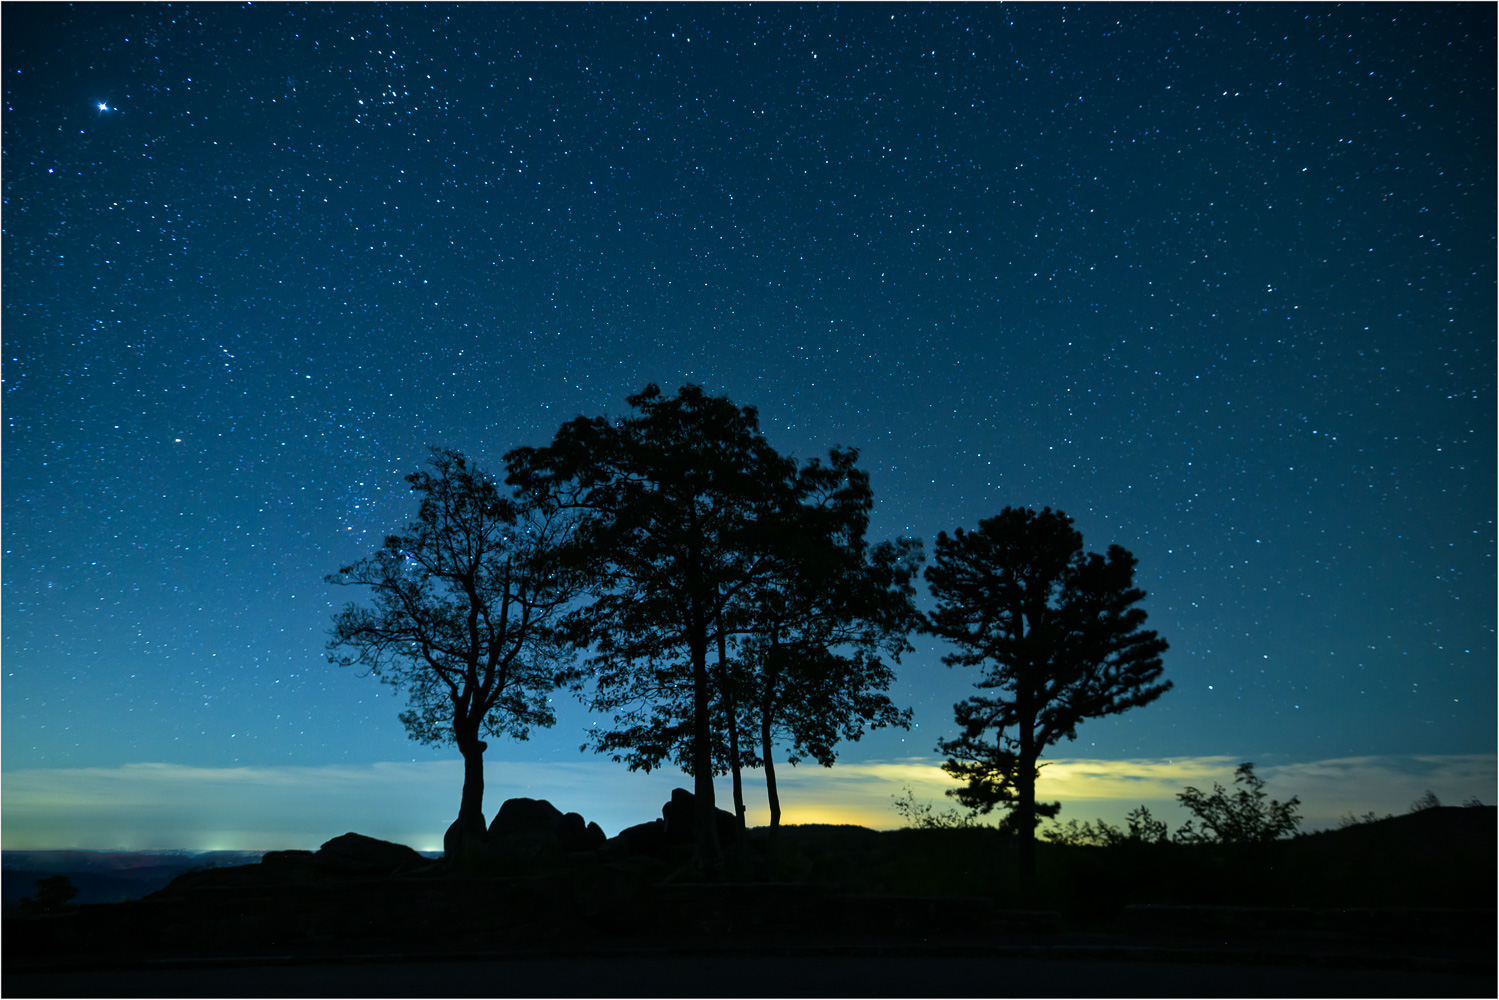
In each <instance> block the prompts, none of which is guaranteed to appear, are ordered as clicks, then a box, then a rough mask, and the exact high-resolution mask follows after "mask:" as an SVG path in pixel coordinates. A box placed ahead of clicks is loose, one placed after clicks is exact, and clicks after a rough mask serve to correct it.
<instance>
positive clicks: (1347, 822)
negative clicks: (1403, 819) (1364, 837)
mask: <svg viewBox="0 0 1499 1000" xmlns="http://www.w3.org/2000/svg"><path fill="white" fill-rule="evenodd" d="M1392 815H1393V813H1386V814H1385V815H1383V816H1381V815H1379V814H1378V813H1376V812H1375V811H1374V810H1373V809H1370V810H1369V811H1368V812H1366V813H1364V814H1363V815H1362V816H1355V815H1353V814H1352V813H1349V814H1348V815H1347V816H1344V817H1343V818H1342V819H1340V820H1338V825H1337V827H1336V829H1339V830H1351V829H1353V828H1354V827H1356V826H1367V825H1368V824H1370V823H1378V822H1379V821H1380V820H1382V819H1389V818H1390V816H1392Z"/></svg>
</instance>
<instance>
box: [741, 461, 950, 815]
mask: <svg viewBox="0 0 1499 1000" xmlns="http://www.w3.org/2000/svg"><path fill="white" fill-rule="evenodd" d="M863 488H864V489H866V490H867V482H866V483H865V484H864V486H863ZM866 509H867V507H866ZM817 513H818V512H816V511H814V516H816V515H817ZM865 520H867V519H865ZM852 527H854V528H856V531H855V532H854V533H851V534H849V535H846V536H844V537H842V538H838V535H839V534H840V533H839V532H834V533H833V536H834V538H835V539H837V541H835V542H834V544H821V545H811V546H808V545H805V544H802V543H801V541H800V539H802V538H804V537H806V535H805V534H804V533H803V532H801V531H796V532H794V533H793V534H792V536H791V537H790V538H789V539H788V541H790V543H791V544H789V545H788V546H787V548H786V549H785V550H784V559H783V560H782V561H781V562H780V563H779V564H778V567H777V568H778V570H779V571H778V572H777V573H775V574H773V575H772V576H771V577H770V579H769V580H768V581H767V583H766V584H765V585H763V586H762V587H761V588H760V589H759V590H758V592H757V595H756V600H755V610H754V614H753V616H752V617H751V618H750V619H749V620H747V621H746V622H745V623H744V626H745V635H744V637H743V640H742V642H741V644H740V648H739V656H738V658H737V661H736V663H735V667H736V670H735V671H734V672H733V676H734V678H735V680H734V687H735V689H736V691H737V696H736V700H737V703H738V706H739V712H738V719H739V724H740V725H741V726H742V727H744V728H745V729H746V730H748V732H749V734H750V736H751V739H752V740H755V741H757V742H758V744H759V747H760V760H759V763H760V765H761V766H762V767H763V768H764V769H765V786H766V796H767V799H768V800H769V805H770V826H771V830H772V832H774V831H775V830H776V829H777V828H778V827H779V826H780V822H781V804H780V795H779V792H778V789H777V785H776V773H775V760H774V748H775V744H776V742H777V741H778V740H779V741H784V742H785V743H787V744H789V747H790V753H789V755H788V757H787V759H788V761H789V762H790V763H791V764H793V765H794V764H796V763H798V762H799V761H800V760H801V759H803V758H807V757H810V758H812V759H813V760H816V761H817V762H818V763H819V764H821V765H823V766H824V767H831V766H832V764H833V762H834V760H835V759H836V757H837V751H836V747H837V744H838V743H839V742H841V741H842V740H857V739H859V738H860V737H861V736H862V735H863V733H864V730H865V728H866V727H868V728H871V729H877V728H881V727H884V726H900V727H902V728H909V726H910V719H911V712H910V710H909V709H904V710H903V709H898V708H897V707H896V706H895V704H894V703H893V702H892V701H891V700H890V699H889V697H888V696H887V695H886V694H885V692H886V691H888V690H889V688H890V685H891V683H893V681H894V679H895V675H894V671H893V670H892V668H891V666H890V664H889V663H887V662H886V661H885V660H884V659H883V658H882V654H883V655H884V656H888V657H890V659H891V660H892V661H894V662H899V660H900V656H901V654H902V653H905V652H908V651H909V650H910V649H911V646H910V643H909V642H908V641H907V636H908V635H909V633H910V632H911V630H912V629H914V628H915V627H916V626H917V624H918V623H919V621H920V616H919V614H918V613H917V612H916V609H915V604H914V596H915V588H914V587H912V585H911V581H912V579H913V577H914V576H915V574H916V570H917V567H918V565H919V563H920V559H921V543H920V542H917V541H913V540H909V539H901V540H899V541H897V542H893V543H892V542H881V543H879V544H878V545H875V546H873V547H870V548H866V547H865V545H864V543H863V527H864V521H863V520H861V521H859V522H857V524H855V525H853V526H852ZM813 537H815V535H813ZM823 537H824V538H826V535H824V536H823Z"/></svg>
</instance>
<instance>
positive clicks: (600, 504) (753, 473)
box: [506, 385, 910, 864]
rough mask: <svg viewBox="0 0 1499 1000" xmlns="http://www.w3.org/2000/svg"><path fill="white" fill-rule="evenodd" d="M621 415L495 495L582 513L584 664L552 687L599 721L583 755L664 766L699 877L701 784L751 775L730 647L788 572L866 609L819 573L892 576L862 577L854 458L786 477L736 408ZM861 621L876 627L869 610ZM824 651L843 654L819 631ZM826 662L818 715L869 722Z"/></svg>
mask: <svg viewBox="0 0 1499 1000" xmlns="http://www.w3.org/2000/svg"><path fill="white" fill-rule="evenodd" d="M628 403H629V405H630V407H631V409H632V411H633V412H632V413H631V414H630V415H628V416H625V417H621V418H619V419H617V420H614V421H612V422H611V421H609V420H607V419H605V418H603V417H595V418H586V417H579V418H577V419H576V420H573V421H570V422H569V423H567V424H564V425H563V426H562V427H561V428H560V429H559V430H558V432H557V434H556V436H555V438H554V439H553V441H552V443H551V444H549V445H547V446H545V447H541V448H517V449H515V450H514V451H512V452H510V453H509V454H508V455H507V456H506V462H507V464H508V467H509V471H510V475H509V478H508V482H510V483H512V484H514V485H516V486H517V487H518V488H519V489H521V490H522V491H541V492H543V493H545V494H547V495H550V496H554V497H556V498H557V499H558V502H559V503H561V504H562V505H564V506H566V507H569V508H572V509H576V510H578V511H580V512H582V515H583V516H582V519H581V521H580V523H579V528H578V532H577V535H576V538H575V545H574V546H573V548H572V549H571V551H572V552H573V553H574V558H575V559H576V561H577V565H578V566H579V567H580V568H582V572H583V573H584V574H585V575H586V576H587V577H588V579H589V587H588V598H589V599H588V601H587V602H586V604H585V606H583V607H581V608H579V609H578V610H577V611H575V612H574V613H573V614H571V615H570V616H569V618H568V629H569V634H570V636H571V637H572V639H573V641H574V642H575V643H576V644H578V645H579V646H581V647H584V648H586V650H587V657H586V659H585V660H584V662H583V664H582V666H581V668H580V669H579V670H578V671H576V672H575V673H574V674H572V675H571V677H570V680H572V681H573V683H574V684H575V686H577V687H578V688H579V689H580V690H583V689H584V688H585V687H586V688H587V695H586V701H587V703H588V705H589V707H590V708H592V709H593V710H595V711H599V712H603V713H606V714H608V715H610V717H611V718H612V720H613V727H612V728H605V729H601V730H600V731H599V732H598V733H597V734H596V735H595V736H594V737H593V738H592V742H593V745H594V748H595V749H596V750H600V751H603V752H608V753H611V754H612V755H614V756H615V757H616V759H621V760H625V761H627V762H628V763H629V764H630V765H631V766H632V767H643V768H650V767H654V766H656V765H657V764H659V763H661V762H662V761H664V760H668V759H670V760H673V761H674V762H676V763H678V764H680V765H681V766H682V767H683V768H684V770H686V771H688V772H689V773H690V774H692V776H693V779H694V787H695V792H696V794H695V801H696V803H697V808H698V812H699V822H698V833H699V840H698V849H699V855H698V856H699V860H701V861H706V862H708V863H715V864H716V863H717V859H718V857H719V846H718V843H717V831H716V824H715V823H714V822H713V820H712V810H713V808H714V792H713V783H712V778H713V775H714V774H715V772H717V773H722V770H726V769H737V768H739V767H741V766H752V765H753V764H754V763H757V762H758V759H757V758H756V756H755V754H754V752H753V751H751V750H750V749H748V747H741V746H740V745H739V732H740V726H738V725H736V724H735V721H736V720H738V719H739V718H740V716H741V712H740V708H739V706H741V705H742V704H743V703H742V701H739V702H736V696H742V695H743V694H744V688H743V686H742V685H743V682H744V681H745V678H746V677H747V676H749V674H748V673H747V671H749V669H750V668H749V661H748V660H745V661H744V662H742V663H741V664H740V665H739V666H738V667H737V668H736V669H734V670H731V669H730V662H729V657H728V647H729V645H730V643H731V642H734V643H735V649H736V652H738V651H739V650H738V647H739V645H740V644H741V643H744V644H746V645H745V649H746V650H747V649H749V646H748V645H747V644H748V642H749V640H748V637H749V636H751V635H755V636H759V635H762V634H763V633H764V629H765V620H766V619H765V609H766V608H767V607H768V602H769V601H770V600H771V595H772V594H775V593H777V592H783V591H784V589H785V588H784V581H785V580H786V579H787V573H788V568H789V567H793V566H795V567H797V568H799V569H800V570H801V571H804V572H807V573H818V574H820V576H819V578H820V579H823V580H824V581H825V582H827V583H829V584H831V583H833V582H835V581H836V580H838V579H839V573H842V574H843V577H844V578H846V579H845V580H844V583H843V584H840V585H844V586H845V589H847V590H848V592H849V595H850V600H852V599H853V598H854V597H856V596H857V597H858V600H868V599H869V595H868V594H867V593H865V591H863V590H860V587H864V586H865V585H864V584H856V583H855V582H854V578H855V576H856V575H857V574H855V572H854V570H853V569H852V568H847V567H846V568H844V569H843V570H838V569H836V568H835V567H837V566H838V565H839V563H840V561H843V562H847V561H848V560H850V559H852V560H854V561H855V563H857V564H858V565H859V566H860V567H862V568H860V569H859V572H860V573H868V574H876V575H877V574H878V573H879V572H885V574H886V578H888V579H893V577H892V576H891V572H893V571H892V570H891V569H890V568H889V567H885V569H884V570H880V569H879V568H878V567H874V566H872V565H869V566H866V565H865V562H864V560H866V558H867V551H866V548H865V543H864V538H863V536H864V529H865V526H866V525H867V519H868V510H869V506H870V493H869V485H868V477H867V476H866V475H865V474H864V473H863V472H861V471H860V470H858V468H857V467H856V465H855V461H856V459H857V452H855V451H852V450H848V449H834V450H833V451H832V452H830V454H829V457H828V461H827V462H826V463H823V462H821V461H819V460H815V459H814V460H812V461H809V462H807V463H805V464H799V463H798V462H797V461H795V460H794V459H791V458H787V457H784V456H782V455H780V454H779V453H777V452H776V451H775V450H774V449H773V448H772V447H771V446H770V445H769V443H768V442H766V440H765V438H764V436H763V435H762V434H761V432H760V429H759V422H758V414H757V413H756V411H755V410H754V409H753V408H752V407H742V408H741V407H738V406H735V405H734V404H733V403H731V402H730V401H729V400H728V399H726V398H724V397H715V396H710V395H708V394H707V393H706V392H704V391H703V390H702V389H701V388H700V387H698V386H694V385H685V386H683V387H682V388H681V389H680V390H679V391H678V393H677V394H676V395H675V396H672V397H667V396H665V395H663V394H662V392H661V390H660V389H659V388H658V387H657V386H655V385H650V386H647V387H646V388H645V390H644V391H642V392H640V393H638V394H636V395H634V396H631V397H629V399H628ZM852 565H853V564H850V566H852ZM830 567H831V568H830ZM909 576H910V574H909V573H907V575H906V577H907V579H909ZM874 578H875V577H874V576H870V577H869V579H871V580H872V579H874ZM905 600H906V601H907V602H909V595H906V597H905ZM849 610H850V612H851V613H852V611H853V606H852V605H849ZM797 613H798V614H810V612H809V611H806V610H802V611H798V612H797ZM860 613H864V612H860ZM867 614H868V615H869V616H871V618H872V617H873V616H876V615H877V614H884V612H879V611H877V609H875V607H874V606H873V605H871V606H870V610H869V611H868V612H867ZM824 616H825V617H827V613H826V612H825V613H824ZM829 621H831V618H829ZM829 627H831V626H829ZM828 638H829V639H830V641H843V640H842V639H841V638H839V636H838V635H837V634H836V633H834V632H829V633H828ZM715 646H718V647H719V663H718V664H717V669H712V668H710V659H711V653H712V651H713V647H715ZM807 662H808V663H809V664H810V663H811V660H810V659H808V661H807ZM839 662H840V668H839V670H838V671H830V670H822V676H824V677H825V678H826V679H827V683H825V685H824V687H825V689H826V690H825V692H824V693H825V695H826V701H827V703H828V705H829V706H830V707H829V711H842V710H843V709H841V708H840V709H836V710H835V709H833V708H832V707H831V706H832V705H833V704H834V701H835V698H836V697H842V698H844V699H845V701H847V705H846V706H844V707H846V708H847V711H845V712H844V717H843V718H842V720H841V721H840V722H839V723H838V725H841V726H842V731H844V732H847V731H849V726H850V725H852V722H851V721H850V720H851V719H852V718H853V717H854V716H855V715H857V714H858V713H859V712H865V713H866V714H867V715H868V716H869V718H870V719H871V720H875V719H880V718H884V717H885V716H883V715H882V714H881V713H882V709H881V708H880V706H879V705H877V704H874V703H871V702H867V700H866V701H859V702H857V703H856V702H855V701H851V700H849V699H852V698H853V697H854V695H853V690H852V688H851V687H850V683H851V682H853V683H856V684H866V683H876V684H878V683H888V679H884V678H882V676H881V675H880V673H879V670H878V669H877V668H875V666H874V665H873V661H871V660H869V659H868V658H866V659H864V660H860V661H857V663H858V664H859V665H860V666H859V669H860V670H862V671H863V673H862V675H857V676H856V672H855V671H853V670H852V669H849V664H848V663H843V662H842V661H839ZM852 662H854V661H850V663H852ZM829 665H831V661H826V662H824V664H823V666H824V667H827V666H829ZM809 669H810V667H809ZM840 671H841V672H840ZM814 673H815V671H814ZM736 678H737V680H736ZM809 683H810V681H809ZM835 691H837V692H841V693H840V694H837V695H835V694H834V693H833V692H835ZM809 707H810V705H809ZM892 711H893V707H892ZM845 723H847V724H845ZM798 738H800V739H801V740H802V743H803V745H805V746H807V747H813V746H815V747H817V748H818V749H819V750H821V749H823V748H824V746H825V745H829V738H828V737H827V736H826V735H825V734H820V733H815V732H814V731H813V730H812V729H810V728H809V729H807V730H806V731H805V732H804V733H802V734H801V735H800V736H799V737H798ZM828 752H829V753H830V750H829V751H828Z"/></svg>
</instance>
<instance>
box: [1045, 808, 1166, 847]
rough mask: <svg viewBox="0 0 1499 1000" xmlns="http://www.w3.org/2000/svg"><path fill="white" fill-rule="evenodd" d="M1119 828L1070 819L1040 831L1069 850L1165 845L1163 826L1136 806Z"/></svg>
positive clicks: (1103, 823)
mask: <svg viewBox="0 0 1499 1000" xmlns="http://www.w3.org/2000/svg"><path fill="white" fill-rule="evenodd" d="M1124 819H1125V828H1124V829H1122V830H1121V829H1120V828H1119V827H1117V826H1114V825H1112V824H1110V823H1108V822H1106V821H1105V820H1101V819H1100V820H1096V821H1094V822H1092V823H1087V822H1083V823H1079V822H1078V821H1077V820H1075V819H1070V820H1068V821H1067V822H1066V823H1059V824H1056V825H1054V826H1053V827H1051V828H1050V829H1048V830H1046V831H1044V832H1043V833H1042V836H1043V837H1045V839H1046V840H1047V841H1049V842H1050V843H1053V844H1062V845H1065V846H1069V847H1117V846H1119V845H1120V844H1164V843H1167V842H1168V837H1167V826H1166V824H1165V822H1164V821H1162V820H1158V819H1156V818H1155V817H1154V816H1152V815H1151V814H1150V810H1149V809H1148V808H1146V807H1145V806H1138V807H1136V808H1135V809H1133V810H1132V811H1131V812H1130V813H1129V814H1128V815H1127V816H1125V818H1124Z"/></svg>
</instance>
